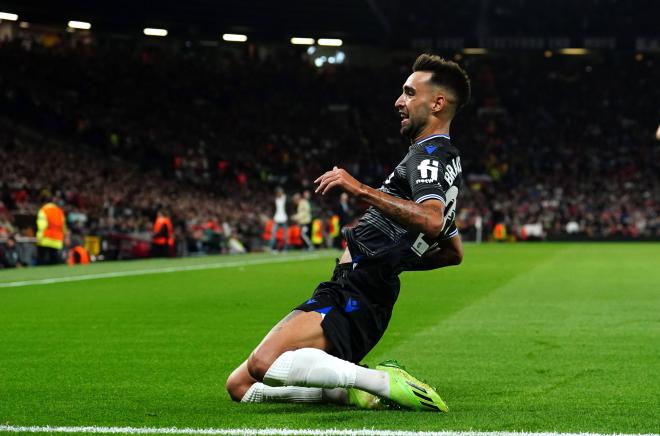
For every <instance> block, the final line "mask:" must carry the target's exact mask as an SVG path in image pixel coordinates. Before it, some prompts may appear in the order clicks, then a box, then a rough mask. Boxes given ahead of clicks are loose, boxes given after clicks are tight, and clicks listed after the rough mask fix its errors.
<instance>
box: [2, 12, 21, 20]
mask: <svg viewBox="0 0 660 436" xmlns="http://www.w3.org/2000/svg"><path fill="white" fill-rule="evenodd" d="M0 20H7V21H16V20H18V15H16V14H10V13H9V12H0Z"/></svg>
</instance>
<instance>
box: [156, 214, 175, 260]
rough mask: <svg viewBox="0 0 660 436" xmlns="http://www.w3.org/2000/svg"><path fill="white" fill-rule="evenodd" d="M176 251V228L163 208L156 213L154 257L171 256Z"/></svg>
mask: <svg viewBox="0 0 660 436" xmlns="http://www.w3.org/2000/svg"><path fill="white" fill-rule="evenodd" d="M173 252H174V228H173V227H172V220H170V218H169V217H168V216H166V215H165V213H164V212H163V211H162V210H159V211H158V212H157V214H156V221H155V222H154V230H153V236H152V239H151V256H152V257H169V256H171V255H172V253H173Z"/></svg>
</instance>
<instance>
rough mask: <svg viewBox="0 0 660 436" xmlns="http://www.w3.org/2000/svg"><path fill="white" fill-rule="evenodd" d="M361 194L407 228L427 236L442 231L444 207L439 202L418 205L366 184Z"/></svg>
mask: <svg viewBox="0 0 660 436" xmlns="http://www.w3.org/2000/svg"><path fill="white" fill-rule="evenodd" d="M360 192H361V195H360V197H361V198H362V199H363V200H364V201H366V202H367V203H369V204H370V205H372V206H374V207H375V208H376V209H378V210H380V211H381V212H383V213H384V214H385V215H387V216H388V217H390V218H392V219H393V220H395V221H396V222H398V223H399V224H401V225H403V226H404V227H406V228H409V229H411V230H417V231H420V232H422V233H426V234H431V233H433V232H436V233H437V232H439V231H440V230H442V223H443V216H442V215H443V206H442V203H440V202H439V201H437V200H430V201H427V202H426V203H427V205H423V204H418V203H415V202H413V201H410V200H403V199H401V198H397V197H394V196H392V195H388V194H386V193H384V192H382V191H379V190H378V189H374V188H371V187H369V186H366V185H364V184H361V185H360ZM438 226H440V227H438ZM434 229H435V230H434Z"/></svg>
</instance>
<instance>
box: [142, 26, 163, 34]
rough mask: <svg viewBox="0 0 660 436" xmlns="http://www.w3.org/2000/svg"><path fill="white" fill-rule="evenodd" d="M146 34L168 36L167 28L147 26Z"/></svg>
mask: <svg viewBox="0 0 660 436" xmlns="http://www.w3.org/2000/svg"><path fill="white" fill-rule="evenodd" d="M144 34H145V35H147V36H167V29H156V28H153V27H147V28H145V29H144Z"/></svg>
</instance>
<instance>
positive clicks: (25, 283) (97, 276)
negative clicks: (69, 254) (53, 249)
mask: <svg viewBox="0 0 660 436" xmlns="http://www.w3.org/2000/svg"><path fill="white" fill-rule="evenodd" d="M322 257H325V256H323V255H320V254H307V255H303V256H291V257H288V256H286V257H278V258H265V259H256V260H251V261H250V260H244V261H234V262H224V263H202V264H199V265H182V266H170V267H163V268H148V269H138V270H132V271H115V272H107V273H98V274H82V275H79V276H69V277H53V278H49V279H37V280H23V281H17V282H5V283H0V288H15V287H19V286H32V285H49V284H51V283H64V282H80V281H84V280H96V279H107V278H112V277H130V276H142V275H147V274H160V273H171V272H180V271H197V270H205V269H220V268H233V267H241V266H250V265H264V264H269V263H284V262H292V261H302V260H314V259H320V258H322Z"/></svg>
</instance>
